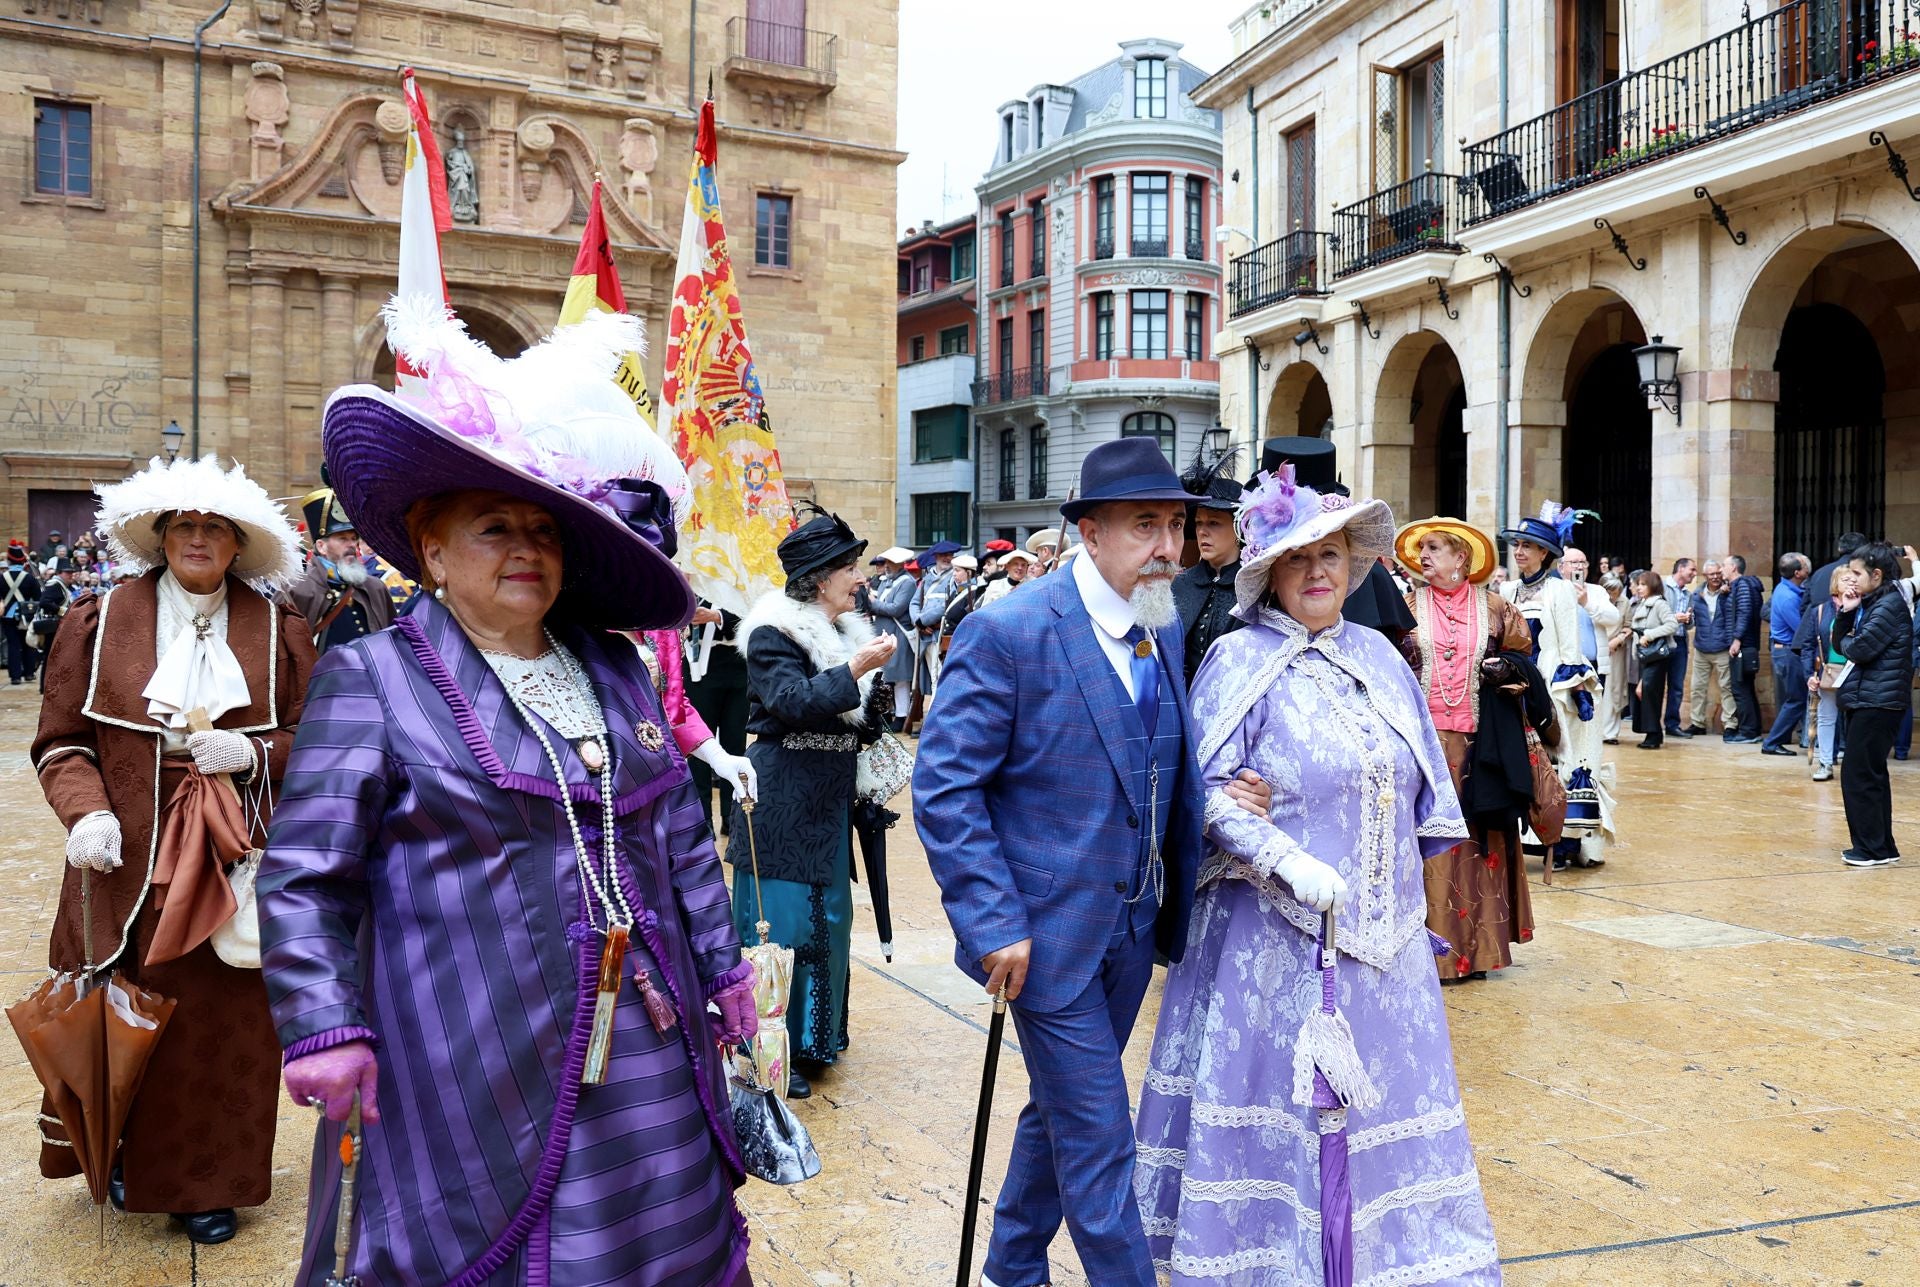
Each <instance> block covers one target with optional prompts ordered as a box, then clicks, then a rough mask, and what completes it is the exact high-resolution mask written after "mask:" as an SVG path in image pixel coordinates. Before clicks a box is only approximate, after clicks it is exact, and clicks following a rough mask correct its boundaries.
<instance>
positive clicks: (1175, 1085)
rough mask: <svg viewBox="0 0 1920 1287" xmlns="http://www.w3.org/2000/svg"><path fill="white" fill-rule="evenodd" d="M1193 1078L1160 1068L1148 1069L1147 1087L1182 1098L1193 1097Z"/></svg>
mask: <svg viewBox="0 0 1920 1287" xmlns="http://www.w3.org/2000/svg"><path fill="white" fill-rule="evenodd" d="M1193 1085H1194V1082H1193V1078H1191V1077H1177V1076H1175V1075H1174V1074H1172V1073H1164V1072H1161V1071H1160V1070H1159V1069H1158V1068H1149V1069H1147V1089H1148V1090H1151V1091H1157V1092H1159V1093H1160V1094H1162V1095H1174V1096H1177V1097H1179V1098H1181V1099H1191V1098H1193Z"/></svg>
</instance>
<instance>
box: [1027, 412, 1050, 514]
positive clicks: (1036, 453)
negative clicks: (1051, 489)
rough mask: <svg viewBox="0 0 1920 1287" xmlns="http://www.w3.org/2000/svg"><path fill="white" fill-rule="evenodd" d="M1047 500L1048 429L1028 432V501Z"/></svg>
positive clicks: (1041, 426) (1040, 426)
mask: <svg viewBox="0 0 1920 1287" xmlns="http://www.w3.org/2000/svg"><path fill="white" fill-rule="evenodd" d="M1046 498H1047V427H1046V426H1045V425H1034V426H1033V427H1032V428H1030V429H1028V430H1027V499H1028V500H1045V499H1046Z"/></svg>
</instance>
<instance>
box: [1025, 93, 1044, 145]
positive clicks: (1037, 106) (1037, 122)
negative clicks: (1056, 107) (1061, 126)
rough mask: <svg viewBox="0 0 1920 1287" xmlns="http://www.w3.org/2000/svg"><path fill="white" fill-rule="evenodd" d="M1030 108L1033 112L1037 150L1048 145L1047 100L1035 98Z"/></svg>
mask: <svg viewBox="0 0 1920 1287" xmlns="http://www.w3.org/2000/svg"><path fill="white" fill-rule="evenodd" d="M1028 110H1029V111H1030V112H1031V113H1032V114H1033V146H1034V148H1035V149H1036V150H1037V149H1039V148H1043V147H1045V146H1046V145H1047V100H1046V99H1044V98H1036V99H1034V100H1033V102H1032V103H1031V104H1029V105H1028Z"/></svg>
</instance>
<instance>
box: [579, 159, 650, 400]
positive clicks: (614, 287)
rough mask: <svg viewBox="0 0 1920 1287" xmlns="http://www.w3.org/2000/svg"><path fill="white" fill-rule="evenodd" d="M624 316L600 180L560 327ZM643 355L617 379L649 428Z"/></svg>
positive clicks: (631, 359) (629, 360) (623, 366)
mask: <svg viewBox="0 0 1920 1287" xmlns="http://www.w3.org/2000/svg"><path fill="white" fill-rule="evenodd" d="M596 310H597V311H599V312H602V313H624V312H626V311H627V293H626V292H625V291H624V290H622V289H620V273H619V271H618V270H617V269H616V268H614V266H613V244H612V243H611V242H610V241H608V240H607V220H606V216H605V215H604V214H602V213H601V211H600V180H599V178H598V177H597V176H596V177H595V178H594V181H593V203H592V205H590V206H589V207H588V209H587V227H586V231H584V232H582V233H581V234H580V253H579V254H578V255H576V256H575V257H574V260H573V276H572V277H570V278H568V279H567V297H566V299H565V300H563V301H562V302H561V304H560V325H562V326H571V325H573V324H574V323H575V322H577V321H579V320H580V319H581V318H583V317H585V316H586V315H587V314H588V313H591V312H594V311H596ZM640 358H641V355H640V354H638V353H629V354H627V356H626V358H625V359H624V360H622V361H621V363H620V370H619V371H618V372H616V373H615V375H614V380H615V382H617V383H618V384H619V386H620V387H621V388H622V389H625V390H626V392H627V396H628V397H629V398H632V399H633V405H634V406H636V407H638V408H640V414H641V415H642V416H643V417H645V419H646V422H647V425H648V427H649V428H651V427H652V425H653V399H652V398H651V397H649V396H647V373H646V372H645V370H643V369H642V368H641V366H640Z"/></svg>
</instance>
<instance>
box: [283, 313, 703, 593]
mask: <svg viewBox="0 0 1920 1287" xmlns="http://www.w3.org/2000/svg"><path fill="white" fill-rule="evenodd" d="M616 318H618V319H619V321H621V322H626V323H633V322H634V319H632V318H627V317H625V316H624V315H618V314H590V315H589V317H588V320H587V321H586V322H582V323H579V324H577V325H576V326H574V327H569V328H565V329H564V330H563V331H561V332H559V333H557V334H556V336H555V337H554V338H552V339H550V340H548V341H546V342H545V343H543V344H540V345H538V346H536V347H535V348H533V349H531V350H529V351H528V352H527V353H526V354H525V355H523V356H521V357H520V358H517V359H514V360H513V361H511V362H503V361H500V360H499V359H497V358H495V357H493V355H492V354H490V353H487V352H486V350H485V349H484V348H482V347H481V346H480V345H478V344H477V343H476V342H474V341H472V340H470V339H468V338H467V337H466V336H465V334H464V330H463V329H462V328H461V327H460V326H459V323H458V322H455V321H453V320H452V319H451V318H450V317H446V316H445V314H444V310H442V309H440V308H439V306H438V305H435V306H433V307H432V308H427V309H423V308H416V307H415V306H414V305H413V304H412V303H411V302H410V303H409V304H407V305H403V306H389V309H388V326H389V335H390V336H391V337H392V338H393V339H394V340H395V341H396V348H397V349H398V350H399V351H400V352H402V353H404V354H406V356H407V358H408V360H409V362H410V363H411V364H412V365H413V366H414V368H415V369H416V370H423V371H424V372H425V373H426V374H425V376H424V378H423V380H422V383H421V385H420V386H419V387H418V388H416V389H414V390H411V391H410V394H409V397H408V398H406V399H402V398H400V397H396V396H395V395H393V394H390V393H388V392H386V391H385V390H383V389H379V388H376V387H374V386H373V385H366V384H356V385H349V386H347V387H346V388H343V389H340V390H338V391H336V392H335V393H334V394H333V396H332V397H330V398H329V399H327V406H326V412H325V415H324V417H323V426H322V430H321V443H322V450H323V452H324V454H325V457H326V464H327V474H328V477H329V478H330V479H331V480H332V482H333V486H334V489H335V491H336V492H337V493H338V495H339V498H340V501H341V503H342V504H343V505H345V507H346V509H347V512H348V513H350V514H352V515H354V516H355V521H356V522H357V523H358V525H359V532H360V536H361V538H362V539H363V540H365V541H366V542H367V544H369V545H371V546H372V547H373V548H374V550H375V551H376V552H377V553H379V555H380V557H381V558H383V559H385V560H386V561H387V562H388V563H389V564H391V565H392V566H393V567H395V568H397V569H399V570H400V572H401V573H402V574H403V575H405V576H407V577H409V578H411V579H414V580H419V579H420V573H421V569H420V566H419V564H418V562H417V560H416V559H415V558H414V551H413V542H412V541H411V540H410V539H409V538H408V534H407V522H406V516H407V511H408V510H409V509H411V508H412V506H413V505H414V503H415V502H416V501H420V500H423V499H425V498H427V497H430V496H438V495H443V494H445V493H448V492H460V491H493V492H503V493H505V494H507V495H509V496H512V497H515V498H516V499H519V500H524V501H529V502H532V503H533V504H536V505H541V506H544V507H545V508H546V510H547V511H548V512H549V513H550V514H552V515H553V517H554V521H555V522H556V523H557V524H558V525H559V527H560V538H561V551H562V558H563V561H564V571H563V574H562V580H561V588H560V596H559V599H558V601H557V602H556V603H555V605H554V611H555V612H556V614H558V615H561V616H564V617H566V618H567V619H568V620H571V621H575V622H578V623H580V624H582V625H588V626H599V627H604V628H607V629H618V630H658V629H671V628H677V627H679V626H682V625H685V624H686V623H687V621H688V620H689V619H690V618H691V617H692V616H693V609H694V596H693V590H692V588H691V587H690V586H689V585H688V584H687V578H686V577H685V576H684V575H683V574H682V573H681V572H680V570H679V569H678V568H676V567H675V566H674V565H673V562H672V557H673V553H674V548H675V543H676V540H677V536H676V523H677V521H678V519H679V518H680V517H681V516H680V515H679V514H677V513H676V505H684V503H685V497H686V494H687V486H686V475H685V473H684V472H683V471H681V470H680V468H679V462H678V461H677V460H675V459H674V458H673V456H672V453H671V451H669V450H668V449H667V448H666V447H665V444H663V443H661V442H660V439H659V438H658V437H657V436H656V435H655V434H654V433H653V431H652V430H651V429H650V428H648V427H647V425H646V422H645V420H644V419H642V418H641V416H640V414H639V412H638V410H637V408H635V407H634V405H633V403H632V402H631V401H630V400H629V399H628V398H627V396H626V394H625V393H624V392H622V391H621V390H620V388H619V386H618V385H617V384H615V383H614V381H613V378H612V373H613V370H614V366H615V365H617V363H618V361H619V358H620V356H621V354H622V353H624V352H629V351H632V350H633V349H634V348H636V347H638V346H639V344H640V343H641V341H640V339H639V336H638V333H637V330H635V329H633V328H629V327H626V326H617V325H608V323H610V322H612V321H613V319H616ZM634 325H635V326H636V327H637V323H634ZM583 328H586V331H585V334H575V335H572V336H569V335H568V332H581V331H582V329H583ZM608 355H610V357H611V361H610V362H609V361H608V360H607V358H608ZM603 368H604V369H603ZM608 395H611V396H608Z"/></svg>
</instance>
